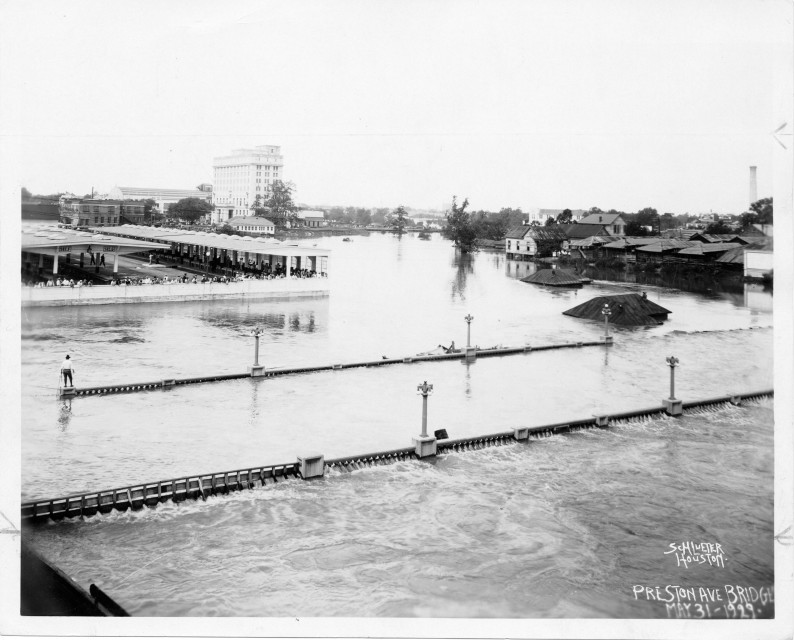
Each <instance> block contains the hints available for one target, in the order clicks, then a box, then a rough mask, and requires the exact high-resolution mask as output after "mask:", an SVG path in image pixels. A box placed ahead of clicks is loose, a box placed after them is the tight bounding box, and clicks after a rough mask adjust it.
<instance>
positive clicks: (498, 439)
mask: <svg viewBox="0 0 794 640" xmlns="http://www.w3.org/2000/svg"><path fill="white" fill-rule="evenodd" d="M773 395H774V390H771V389H769V390H762V391H754V392H748V393H741V394H728V395H723V396H715V397H712V398H705V399H702V400H696V401H691V402H685V403H684V408H686V409H694V408H699V407H703V406H713V405H719V404H726V405H727V404H729V403H730V404H733V405H739V404H741V402H743V401H745V400H751V399H757V398H763V397H770V396H773ZM664 414H665V407H664V406H653V407H646V408H641V409H633V410H629V411H621V412H615V413H610V414H604V415H594V416H592V417H589V418H582V419H577V420H568V421H565V422H557V423H551V424H545V425H538V426H532V427H520V428H517V429H512V430H509V431H499V432H496V433H491V434H486V435H481V436H472V437H465V438H455V439H444V440H440V441H438V443H437V448H436V452H437V453H445V452H446V453H448V452H451V451H469V450H476V449H482V448H485V447H491V446H500V445H505V444H509V443H511V442H516V441H521V440H529V439H535V438H544V437H549V436H551V435H553V434H559V433H564V432H571V431H578V430H581V429H590V428H608V427H609V426H610V423H611V424H616V423H618V422H620V423H623V424H625V423H627V422H630V421H631V420H634V419H637V418H640V417H647V416H654V415H664ZM321 458H322V456H318V459H321ZM415 458H417V452H416V449H415V448H414V447H404V448H400V449H389V450H385V451H378V452H375V453H365V454H359V455H354V456H347V457H343V458H333V459H329V460H324V461H322V462H321V467H320V469H321V471H320V472H319V473H318V474H317V475H319V476H322V475H323V474H324V472H325V470H326V469H330V470H338V471H342V472H344V471H351V470H354V469H360V468H363V467H369V466H374V465H381V464H391V463H394V462H399V461H403V460H412V459H415ZM302 477H303V476H302V474H301V462H300V460H298V461H296V462H289V463H285V464H272V465H264V466H258V467H245V468H243V469H235V470H232V471H222V472H218V473H208V474H200V475H188V476H179V477H176V478H171V479H169V480H161V481H158V482H149V483H143V484H136V485H130V486H125V487H119V488H116V489H107V490H103V491H94V492H88V493H79V494H73V495H69V496H65V497H61V498H51V499H39V500H33V501H29V502H25V503H23V504H22V519H23V520H26V521H36V520H44V519H47V518H51V519H53V520H60V519H62V518H72V517H77V516H93V515H96V514H97V513H103V514H104V513H110V512H111V511H114V510H116V511H126V510H128V509H133V510H137V509H142V508H143V507H153V506H155V505H157V504H159V503H161V502H168V501H173V502H182V501H184V500H191V499H192V500H197V499H199V498H201V499H204V500H206V499H207V497H208V496H213V495H218V494H226V493H229V492H231V491H241V490H243V489H253V488H255V487H264V486H266V485H268V484H274V483H276V482H279V481H280V480H288V479H292V478H302Z"/></svg>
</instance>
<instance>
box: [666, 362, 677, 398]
mask: <svg viewBox="0 0 794 640" xmlns="http://www.w3.org/2000/svg"><path fill="white" fill-rule="evenodd" d="M667 364H668V365H669V366H670V400H675V368H676V366H677V365H678V358H676V357H675V356H670V357H669V358H667Z"/></svg>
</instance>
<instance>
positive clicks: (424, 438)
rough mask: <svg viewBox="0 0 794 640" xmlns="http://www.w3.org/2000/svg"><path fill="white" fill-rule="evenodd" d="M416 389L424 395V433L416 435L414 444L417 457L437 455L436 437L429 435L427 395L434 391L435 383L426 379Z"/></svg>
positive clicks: (419, 393)
mask: <svg viewBox="0 0 794 640" xmlns="http://www.w3.org/2000/svg"><path fill="white" fill-rule="evenodd" d="M416 390H417V392H418V395H420V396H422V433H421V434H420V435H418V436H414V438H413V444H414V449H415V451H416V455H417V457H419V458H425V457H427V456H434V455H436V438H435V437H434V436H429V435H427V396H429V395H430V394H431V393H433V385H432V384H427V380H425V381H424V382H423V383H422V384H420V385H419V386H417V387H416Z"/></svg>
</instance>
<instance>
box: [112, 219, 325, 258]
mask: <svg viewBox="0 0 794 640" xmlns="http://www.w3.org/2000/svg"><path fill="white" fill-rule="evenodd" d="M102 233H104V234H108V235H118V236H122V235H126V236H131V237H133V238H143V239H146V240H155V241H159V242H168V243H170V242H178V243H182V244H193V245H197V246H201V247H215V248H218V249H230V250H233V251H247V252H250V253H259V254H270V255H275V256H298V255H301V256H318V255H319V256H328V255H330V253H331V251H330V250H329V249H322V248H320V247H316V246H314V244H313V243H312V245H311V246H307V245H299V244H287V243H284V242H279V241H278V240H274V239H272V238H264V237H262V238H253V237H251V236H246V237H241V236H228V235H225V234H222V233H221V234H218V233H207V232H206V231H186V230H182V229H164V228H162V227H143V226H139V225H134V224H124V225H121V226H118V227H102ZM161 246H162V245H161Z"/></svg>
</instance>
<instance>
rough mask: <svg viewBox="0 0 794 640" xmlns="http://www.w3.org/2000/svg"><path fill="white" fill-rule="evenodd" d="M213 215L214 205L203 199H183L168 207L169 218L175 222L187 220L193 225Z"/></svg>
mask: <svg viewBox="0 0 794 640" xmlns="http://www.w3.org/2000/svg"><path fill="white" fill-rule="evenodd" d="M211 213H212V205H211V204H210V203H209V202H207V201H206V200H202V199H201V198H182V199H181V200H180V201H179V202H176V203H174V204H172V205H171V206H170V207H168V217H169V218H171V219H173V220H177V219H178V220H185V221H186V222H188V223H190V224H193V223H194V222H196V221H197V220H199V219H200V218H202V217H203V216H206V215H210V214H211Z"/></svg>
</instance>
